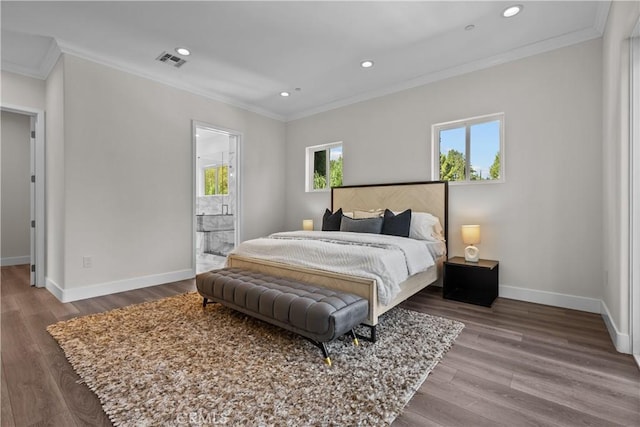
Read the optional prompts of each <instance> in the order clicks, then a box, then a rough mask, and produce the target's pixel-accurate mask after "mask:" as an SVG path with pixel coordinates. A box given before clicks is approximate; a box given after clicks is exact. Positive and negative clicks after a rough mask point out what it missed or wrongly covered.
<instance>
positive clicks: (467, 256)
mask: <svg viewBox="0 0 640 427" xmlns="http://www.w3.org/2000/svg"><path fill="white" fill-rule="evenodd" d="M479 259H480V251H479V250H478V248H476V247H475V246H473V245H469V246H467V247H466V248H464V260H465V261H467V262H478V260H479Z"/></svg>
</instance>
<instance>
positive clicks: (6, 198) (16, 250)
mask: <svg viewBox="0 0 640 427" xmlns="http://www.w3.org/2000/svg"><path fill="white" fill-rule="evenodd" d="M0 110H1V112H2V119H1V120H2V153H1V155H0V157H1V158H2V215H1V216H2V242H1V250H0V253H1V262H2V266H10V265H22V264H29V265H30V268H29V270H30V281H29V283H30V284H31V285H35V286H38V287H43V286H45V279H44V271H45V240H44V236H45V228H44V227H45V219H44V217H45V206H44V203H45V202H44V201H45V182H44V177H45V174H44V167H45V166H44V165H45V147H44V111H42V110H36V109H31V108H23V107H18V106H10V105H4V104H3V105H2V107H1V108H0Z"/></svg>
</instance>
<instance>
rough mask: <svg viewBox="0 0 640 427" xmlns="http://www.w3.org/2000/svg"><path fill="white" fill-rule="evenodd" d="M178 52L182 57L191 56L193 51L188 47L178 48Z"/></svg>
mask: <svg viewBox="0 0 640 427" xmlns="http://www.w3.org/2000/svg"><path fill="white" fill-rule="evenodd" d="M176 52H178V53H179V54H180V55H184V56H189V55H191V51H190V50H189V49H187V48H186V47H177V48H176Z"/></svg>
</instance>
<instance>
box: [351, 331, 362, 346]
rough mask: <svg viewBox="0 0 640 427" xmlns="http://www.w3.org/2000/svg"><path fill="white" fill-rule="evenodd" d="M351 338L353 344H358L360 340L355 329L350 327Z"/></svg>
mask: <svg viewBox="0 0 640 427" xmlns="http://www.w3.org/2000/svg"><path fill="white" fill-rule="evenodd" d="M351 338H352V339H353V345H356V346H358V345H360V342H359V341H358V336H357V335H356V331H354V330H353V329H351Z"/></svg>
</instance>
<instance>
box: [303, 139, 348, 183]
mask: <svg viewBox="0 0 640 427" xmlns="http://www.w3.org/2000/svg"><path fill="white" fill-rule="evenodd" d="M342 167H343V163H342V143H340V142H335V143H331V144H323V145H316V146H313V147H307V191H323V190H328V189H330V188H332V187H340V186H341V185H342Z"/></svg>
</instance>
